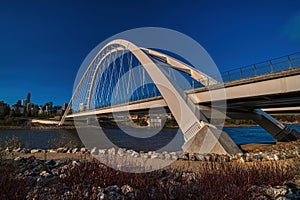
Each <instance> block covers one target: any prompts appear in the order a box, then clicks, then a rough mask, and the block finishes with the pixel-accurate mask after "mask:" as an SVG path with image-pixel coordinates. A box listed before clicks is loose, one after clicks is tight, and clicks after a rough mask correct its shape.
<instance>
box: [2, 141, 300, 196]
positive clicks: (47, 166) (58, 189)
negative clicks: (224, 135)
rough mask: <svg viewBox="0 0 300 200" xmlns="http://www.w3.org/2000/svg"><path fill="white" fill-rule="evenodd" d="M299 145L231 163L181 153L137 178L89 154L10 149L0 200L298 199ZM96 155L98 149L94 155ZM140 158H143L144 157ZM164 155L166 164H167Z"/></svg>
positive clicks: (239, 157) (121, 154)
mask: <svg viewBox="0 0 300 200" xmlns="http://www.w3.org/2000/svg"><path fill="white" fill-rule="evenodd" d="M299 144H300V142H299V141H296V142H291V143H284V144H283V143H282V144H278V146H276V145H272V146H269V147H268V149H267V151H263V152H258V151H260V150H263V149H259V148H258V149H256V147H255V148H252V149H251V148H250V150H249V151H248V152H245V153H243V154H238V155H232V156H229V155H228V156H229V159H224V158H226V156H221V155H214V154H211V155H208V154H207V155H202V156H201V155H200V154H199V155H187V154H184V153H180V152H178V154H176V156H177V157H175V156H174V157H173V158H169V159H174V162H173V163H172V164H171V165H169V166H167V167H165V168H163V169H160V170H156V171H153V172H148V173H137V174H135V173H126V172H122V171H118V170H115V169H112V168H109V167H107V166H105V165H103V164H101V163H100V162H99V161H98V160H96V159H94V157H93V156H92V155H91V153H90V152H89V151H88V150H87V149H85V148H81V149H79V148H73V149H68V148H58V149H49V150H47V151H45V150H38V149H31V150H30V151H27V152H21V151H22V149H21V150H20V149H19V150H17V149H11V150H6V151H5V152H6V155H5V158H4V157H2V159H0V176H1V180H0V190H1V194H0V196H1V199H234V200H235V199H236V200H240V199H299V198H300V189H299V188H300V174H299V171H300V157H299V155H300V149H299ZM262 148H264V149H265V146H263V147H262ZM2 152H3V151H2ZM95 152H96V149H95V150H92V153H93V154H95ZM97 152H98V153H102V154H106V155H108V154H113V155H118V156H119V157H121V158H125V157H124V156H125V155H127V154H128V155H137V154H135V153H134V152H133V151H130V150H125V149H121V150H120V149H115V151H112V150H109V149H107V150H103V149H102V150H97ZM136 153H139V157H142V154H141V152H136ZM156 153H157V152H151V153H150V154H147V158H148V159H161V158H162V157H161V156H160V155H162V154H160V155H158V154H156ZM169 154H170V155H172V154H171V152H169ZM164 155H165V157H164V159H166V158H168V156H166V154H164ZM173 155H175V154H173ZM275 155H276V156H275ZM250 158H252V159H250ZM14 186H18V187H14Z"/></svg>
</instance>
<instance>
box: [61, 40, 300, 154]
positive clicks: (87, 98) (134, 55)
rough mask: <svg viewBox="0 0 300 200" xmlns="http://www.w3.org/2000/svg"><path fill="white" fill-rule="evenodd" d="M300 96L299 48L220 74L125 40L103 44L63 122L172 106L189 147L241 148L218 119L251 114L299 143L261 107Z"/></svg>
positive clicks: (289, 104)
mask: <svg viewBox="0 0 300 200" xmlns="http://www.w3.org/2000/svg"><path fill="white" fill-rule="evenodd" d="M124 77H125V78H124ZM222 94H223V95H222ZM224 95H225V96H226V99H224ZM299 100H300V54H299V53H297V54H292V55H289V56H284V57H280V58H276V59H272V60H270V61H267V62H262V63H256V64H253V65H249V66H246V67H243V68H239V69H235V70H231V71H228V72H226V73H223V74H218V75H216V76H213V75H208V74H205V73H203V72H201V71H199V70H197V69H195V68H194V67H192V66H190V65H189V64H186V63H184V62H181V61H179V60H177V59H175V58H173V57H171V56H169V55H167V54H165V53H162V52H158V51H156V50H152V49H147V48H143V47H138V46H136V45H135V44H133V43H131V42H129V41H126V40H121V39H119V40H114V41H111V42H109V43H108V44H107V45H106V46H104V47H103V48H102V49H101V50H100V51H99V52H98V54H97V55H96V56H95V58H94V59H93V60H92V62H91V63H90V65H89V66H88V67H87V69H86V71H85V72H84V73H83V75H82V77H81V79H80V81H79V82H78V85H77V87H76V88H75V90H74V93H73V95H72V98H71V100H70V103H69V104H68V107H67V109H66V111H65V113H64V115H63V117H62V120H61V122H60V123H59V124H60V125H62V124H63V123H64V121H65V120H66V119H67V118H84V119H89V117H90V116H95V115H97V116H101V115H105V114H111V113H118V114H120V115H122V113H126V112H127V111H128V110H129V111H132V112H134V111H136V112H138V111H139V112H141V111H146V110H149V109H150V108H151V109H153V108H156V107H166V108H168V110H169V111H170V112H171V113H172V114H173V116H174V118H175V119H176V121H177V123H178V125H179V127H180V129H181V130H182V133H183V134H184V140H185V144H184V145H183V147H182V148H183V150H184V151H187V152H192V153H195V152H200V153H209V152H210V153H238V152H240V149H239V148H238V147H237V145H236V144H235V143H234V142H233V141H232V140H231V138H230V137H229V136H228V135H227V134H226V133H225V132H223V131H221V130H219V129H217V128H216V126H215V125H214V123H213V119H212V118H220V119H222V118H223V119H224V118H225V117H229V118H234V119H252V120H254V121H255V122H256V123H257V124H259V125H260V126H261V127H263V128H264V129H265V130H267V131H268V132H269V133H270V134H272V135H273V137H274V138H275V139H277V140H278V141H292V140H296V139H298V138H299V135H300V134H299V133H298V132H297V131H296V130H290V129H289V128H288V127H286V126H285V125H283V124H281V123H280V122H278V121H277V120H275V119H274V118H272V117H271V116H270V115H268V114H267V113H265V112H264V111H262V110H261V109H262V108H281V107H292V106H293V107H297V106H299V104H300V103H299V102H300V101H299ZM226 104H227V106H226ZM71 111H72V112H71ZM212 115H213V116H212ZM205 143H213V146H211V147H210V148H206V147H205ZM202 144H204V145H202Z"/></svg>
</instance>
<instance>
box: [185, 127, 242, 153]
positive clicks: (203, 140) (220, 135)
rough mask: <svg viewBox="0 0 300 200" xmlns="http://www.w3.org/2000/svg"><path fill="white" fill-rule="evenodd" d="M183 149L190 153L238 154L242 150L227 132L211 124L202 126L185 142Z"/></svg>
mask: <svg viewBox="0 0 300 200" xmlns="http://www.w3.org/2000/svg"><path fill="white" fill-rule="evenodd" d="M182 149H183V151H184V152H187V153H190V154H192V153H203V154H206V153H215V154H236V153H241V152H242V151H241V149H240V148H239V147H238V146H237V145H236V144H235V142H234V141H233V140H232V139H231V138H230V137H229V135H228V134H227V133H225V132H224V131H221V130H219V129H217V128H216V127H215V126H213V125H210V124H205V125H204V126H202V128H201V129H200V130H199V131H198V132H197V133H196V134H195V135H194V136H193V137H192V138H190V139H189V140H188V141H186V142H185V143H184V144H183V146H182Z"/></svg>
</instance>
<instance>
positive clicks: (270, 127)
mask: <svg viewBox="0 0 300 200" xmlns="http://www.w3.org/2000/svg"><path fill="white" fill-rule="evenodd" d="M254 113H255V117H254V118H253V120H254V121H255V122H256V123H257V124H259V125H260V126H261V127H262V128H264V129H265V130H266V131H268V132H269V133H270V134H271V135H273V137H274V138H275V139H276V140H277V141H282V142H288V141H295V140H297V139H299V138H300V133H299V132H298V131H297V130H294V129H290V128H288V127H287V126H285V125H283V124H282V123H280V122H279V121H277V120H276V119H274V118H273V117H271V116H270V115H268V114H267V113H265V112H264V111H262V110H260V109H256V110H254Z"/></svg>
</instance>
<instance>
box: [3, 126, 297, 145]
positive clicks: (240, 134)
mask: <svg viewBox="0 0 300 200" xmlns="http://www.w3.org/2000/svg"><path fill="white" fill-rule="evenodd" d="M289 127H291V128H295V129H297V130H299V131H300V125H289ZM141 130H142V131H143V133H145V131H146V132H147V129H135V130H132V129H130V130H129V131H131V132H134V133H135V134H136V135H138V134H140V132H141ZM223 130H224V131H225V132H227V133H228V134H229V136H230V137H231V138H232V139H233V141H234V142H235V143H236V144H238V145H240V144H248V143H274V142H276V141H275V140H274V139H273V138H272V136H271V135H270V134H269V133H267V132H266V131H265V130H264V129H262V128H261V127H259V126H241V127H224V128H223ZM149 131H150V129H149ZM104 132H105V134H104V135H101V134H99V130H94V131H92V133H89V132H87V133H86V134H85V132H84V131H80V134H78V133H77V131H76V130H72V129H53V130H0V139H1V143H2V145H3V144H4V143H5V140H7V139H9V138H11V137H12V136H16V137H18V138H20V139H21V142H22V146H23V147H28V148H41V149H48V148H55V147H57V146H59V143H64V144H68V145H69V146H70V145H79V144H82V143H81V139H83V141H84V144H85V145H86V144H87V143H89V144H87V145H86V146H89V145H90V146H93V145H94V146H97V147H99V148H109V147H111V146H113V145H112V144H111V143H113V144H114V145H116V146H117V147H124V148H130V149H135V150H144V151H148V150H158V149H161V148H163V147H164V146H167V148H163V150H168V151H171V150H172V151H175V150H180V147H181V145H182V143H183V136H182V134H181V132H180V131H179V130H178V129H163V130H162V131H161V132H160V133H159V134H156V135H154V136H152V137H149V138H136V137H132V136H130V135H128V134H125V133H124V131H121V130H120V129H116V128H113V129H105V131H104ZM79 135H80V136H79ZM87 135H89V136H90V138H88V136H87ZM80 138H81V139H80ZM86 138H88V139H86ZM107 139H109V140H107ZM171 140H172V142H170V141H171ZM108 141H110V142H108Z"/></svg>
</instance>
